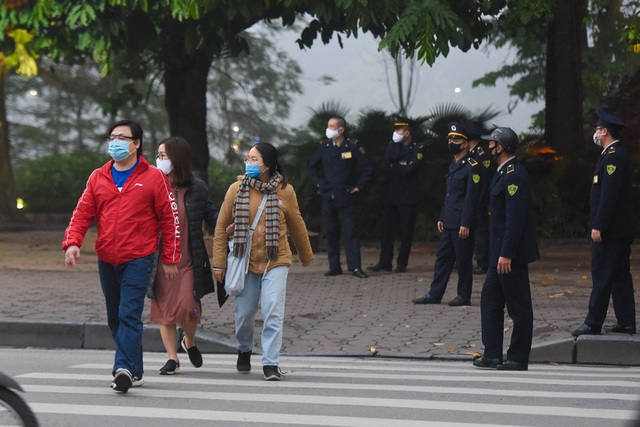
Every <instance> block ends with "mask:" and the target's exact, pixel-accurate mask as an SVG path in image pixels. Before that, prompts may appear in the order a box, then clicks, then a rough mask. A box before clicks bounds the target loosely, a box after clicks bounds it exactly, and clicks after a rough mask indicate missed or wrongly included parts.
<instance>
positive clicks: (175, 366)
mask: <svg viewBox="0 0 640 427" xmlns="http://www.w3.org/2000/svg"><path fill="white" fill-rule="evenodd" d="M179 372H180V362H176V361H175V360H173V359H169V360H167V363H165V364H164V366H163V367H162V368H160V375H173V374H177V373H179Z"/></svg>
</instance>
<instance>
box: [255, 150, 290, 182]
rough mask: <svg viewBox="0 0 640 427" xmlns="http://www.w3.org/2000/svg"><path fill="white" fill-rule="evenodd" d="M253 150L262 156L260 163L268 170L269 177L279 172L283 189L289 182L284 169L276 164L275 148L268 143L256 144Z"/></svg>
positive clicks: (276, 152)
mask: <svg viewBox="0 0 640 427" xmlns="http://www.w3.org/2000/svg"><path fill="white" fill-rule="evenodd" d="M254 148H255V149H256V150H258V153H260V155H261V156H262V163H263V164H264V165H265V166H266V167H268V168H269V176H270V177H271V176H273V174H275V173H276V172H280V175H282V182H281V183H280V184H281V185H282V188H285V187H286V186H287V183H288V182H289V180H288V178H287V174H286V172H285V171H284V168H283V167H282V165H281V164H280V163H279V162H278V150H276V147H274V146H273V145H271V144H269V143H268V142H258V143H257V144H256V145H254Z"/></svg>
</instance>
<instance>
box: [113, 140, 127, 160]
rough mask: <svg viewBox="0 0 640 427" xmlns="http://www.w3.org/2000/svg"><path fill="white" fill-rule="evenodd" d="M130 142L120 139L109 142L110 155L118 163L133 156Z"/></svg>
mask: <svg viewBox="0 0 640 427" xmlns="http://www.w3.org/2000/svg"><path fill="white" fill-rule="evenodd" d="M129 144H130V142H126V141H121V140H119V139H114V140H113V141H110V142H109V155H110V156H111V158H113V160H115V161H116V162H118V161H120V160H124V159H126V158H127V157H129V156H130V155H131V152H130V151H129Z"/></svg>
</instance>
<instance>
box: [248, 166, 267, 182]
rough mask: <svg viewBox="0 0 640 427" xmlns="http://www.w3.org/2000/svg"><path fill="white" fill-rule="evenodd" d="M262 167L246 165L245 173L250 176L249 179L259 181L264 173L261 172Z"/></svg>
mask: <svg viewBox="0 0 640 427" xmlns="http://www.w3.org/2000/svg"><path fill="white" fill-rule="evenodd" d="M260 166H261V165H259V164H256V163H246V164H245V165H244V171H245V172H246V173H247V175H249V178H254V179H257V178H260V175H262V174H263V173H264V171H261V170H260Z"/></svg>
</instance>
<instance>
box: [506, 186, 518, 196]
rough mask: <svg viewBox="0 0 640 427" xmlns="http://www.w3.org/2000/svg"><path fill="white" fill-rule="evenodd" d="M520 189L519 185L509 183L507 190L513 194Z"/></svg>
mask: <svg viewBox="0 0 640 427" xmlns="http://www.w3.org/2000/svg"><path fill="white" fill-rule="evenodd" d="M517 191H518V186H517V185H515V184H511V185H507V192H508V193H509V195H510V196H513V195H514V194H516V192H517Z"/></svg>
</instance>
